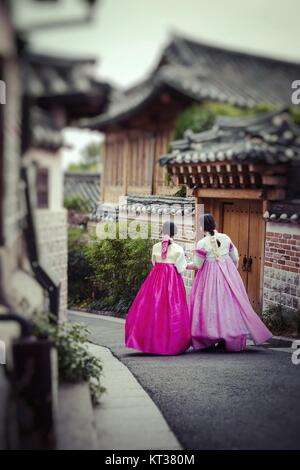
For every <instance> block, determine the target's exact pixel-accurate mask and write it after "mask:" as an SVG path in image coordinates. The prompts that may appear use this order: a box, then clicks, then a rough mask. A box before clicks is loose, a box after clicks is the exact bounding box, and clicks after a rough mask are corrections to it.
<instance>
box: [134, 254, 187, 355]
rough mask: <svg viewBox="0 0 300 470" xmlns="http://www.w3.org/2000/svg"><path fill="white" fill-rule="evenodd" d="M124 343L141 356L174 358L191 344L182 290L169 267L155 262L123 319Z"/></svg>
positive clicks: (177, 278) (170, 266) (180, 282)
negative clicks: (151, 355) (142, 354)
mask: <svg viewBox="0 0 300 470" xmlns="http://www.w3.org/2000/svg"><path fill="white" fill-rule="evenodd" d="M125 343H126V346H127V347H128V348H133V349H137V350H138V351H142V352H144V353H152V354H161V355H175V354H180V353H182V352H184V351H185V350H186V349H188V348H189V346H190V344H191V333H190V319H189V311H188V305H187V300H186V291H185V287H184V283H183V280H182V277H181V275H180V274H179V273H178V272H177V270H176V268H175V266H174V265H173V264H164V263H156V264H155V265H154V267H153V268H152V270H151V271H150V273H149V275H148V277H147V278H146V280H145V281H144V283H143V285H142V286H141V288H140V290H139V292H138V294H137V296H136V298H135V300H134V302H133V304H132V306H131V308H130V310H129V312H128V315H127V318H126V325H125Z"/></svg>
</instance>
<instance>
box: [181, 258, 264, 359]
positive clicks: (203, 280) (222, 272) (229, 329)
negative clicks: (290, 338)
mask: <svg viewBox="0 0 300 470" xmlns="http://www.w3.org/2000/svg"><path fill="white" fill-rule="evenodd" d="M190 314H191V332H192V344H193V347H194V348H195V349H205V348H208V347H210V346H213V345H214V344H216V343H218V342H220V341H221V340H223V341H224V342H225V347H226V349H227V350H229V351H241V350H243V349H245V348H246V339H247V337H252V339H253V341H254V343H255V344H261V343H263V342H265V341H267V340H268V339H270V338H271V337H272V333H271V332H270V331H269V330H268V328H267V327H266V326H265V325H264V323H263V322H262V321H261V319H260V318H259V316H258V315H257V313H255V311H254V310H253V308H252V306H251V304H250V301H249V299H248V296H247V292H246V289H245V287H244V284H243V281H242V278H241V276H240V274H239V272H238V270H237V269H236V267H235V265H234V263H233V261H232V259H231V258H230V256H226V257H225V258H223V259H219V260H206V261H205V263H204V265H203V266H202V269H200V270H199V271H198V273H197V275H196V278H195V281H194V284H193V288H192V292H191V296H190Z"/></svg>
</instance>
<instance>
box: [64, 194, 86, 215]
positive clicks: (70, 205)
mask: <svg viewBox="0 0 300 470" xmlns="http://www.w3.org/2000/svg"><path fill="white" fill-rule="evenodd" d="M64 207H65V208H66V209H67V210H68V211H70V210H74V211H76V212H89V210H90V204H89V201H88V200H86V199H83V198H82V197H80V196H72V197H65V199H64Z"/></svg>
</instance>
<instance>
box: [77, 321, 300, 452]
mask: <svg viewBox="0 0 300 470" xmlns="http://www.w3.org/2000/svg"><path fill="white" fill-rule="evenodd" d="M70 318H71V319H72V320H73V319H76V321H78V320H79V317H78V316H77V315H70ZM80 321H83V322H85V323H86V324H87V325H88V326H89V328H90V330H91V332H92V333H91V341H93V342H94V343H97V344H99V345H101V346H105V347H108V348H109V349H110V350H111V351H112V352H113V354H114V355H116V356H117V357H118V358H119V359H120V360H121V361H122V362H123V363H124V364H125V365H126V366H127V367H128V368H129V369H130V371H131V372H132V373H133V374H134V376H135V377H136V378H137V380H138V381H139V382H140V384H141V385H142V387H143V388H144V389H145V390H146V391H147V392H148V394H149V395H150V396H151V398H152V399H153V400H154V402H155V403H156V405H157V406H158V407H159V409H160V410H161V412H162V414H163V415H164V417H165V419H166V420H167V422H168V424H169V425H170V427H171V429H172V430H173V431H174V433H175V434H176V436H177V438H178V440H179V441H180V443H181V444H182V446H183V447H184V448H185V449H192V450H198V449H200V450H202V449H300V432H299V430H300V365H299V366H295V365H293V364H292V362H291V355H290V354H289V353H287V352H279V351H274V350H271V349H267V348H256V347H251V346H250V347H248V349H247V350H246V351H244V352H242V353H227V352H201V353H199V352H198V353H195V352H193V351H189V352H187V353H185V354H183V355H181V356H175V357H174V356H173V357H162V356H154V355H146V354H141V353H136V352H134V351H132V350H128V349H126V348H125V347H124V327H123V325H122V324H119V323H112V322H110V321H107V320H103V319H100V318H99V319H97V318H96V319H95V318H88V319H86V318H81V319H80ZM120 387H121V384H120Z"/></svg>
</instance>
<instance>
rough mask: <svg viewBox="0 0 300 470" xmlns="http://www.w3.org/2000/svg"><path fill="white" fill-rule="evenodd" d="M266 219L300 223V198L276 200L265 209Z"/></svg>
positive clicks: (285, 222) (277, 221)
mask: <svg viewBox="0 0 300 470" xmlns="http://www.w3.org/2000/svg"><path fill="white" fill-rule="evenodd" d="M263 217H264V219H265V220H267V221H269V222H276V223H284V224H287V223H291V224H299V223H300V199H299V200H291V201H285V202H275V203H273V204H272V205H271V207H270V209H269V210H267V211H265V213H264V215H263Z"/></svg>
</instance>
